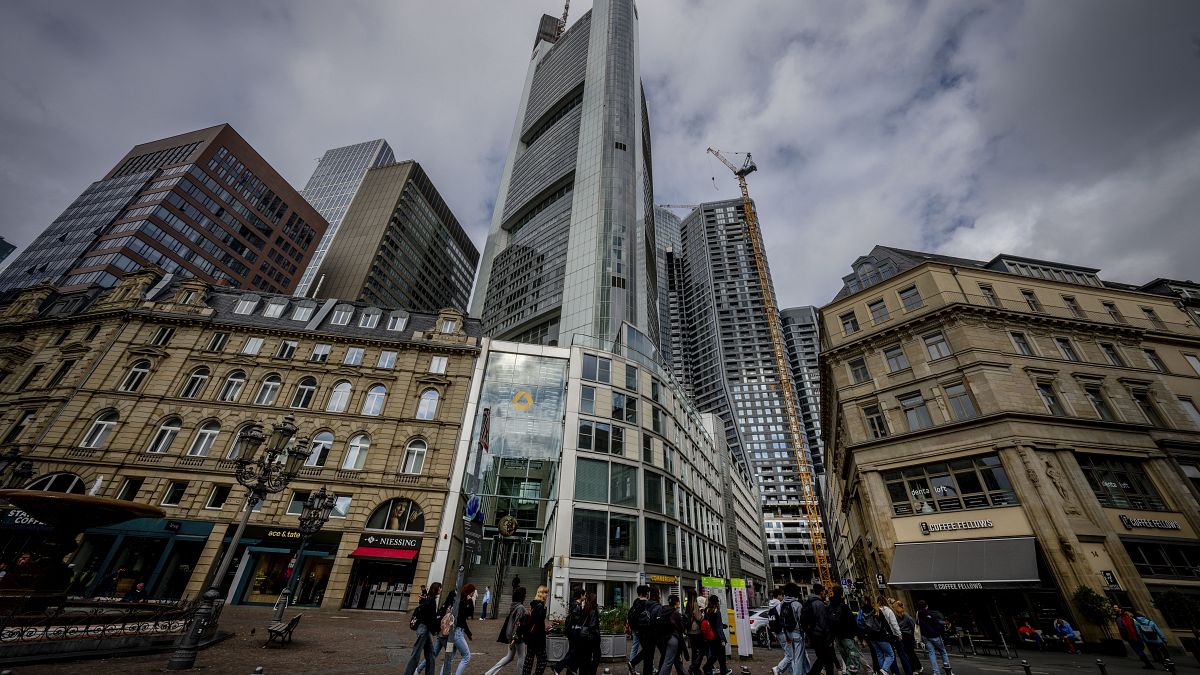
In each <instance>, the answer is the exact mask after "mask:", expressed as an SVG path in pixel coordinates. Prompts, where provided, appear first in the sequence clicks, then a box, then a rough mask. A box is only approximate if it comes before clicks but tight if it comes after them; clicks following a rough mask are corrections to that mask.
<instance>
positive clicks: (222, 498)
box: [204, 485, 229, 509]
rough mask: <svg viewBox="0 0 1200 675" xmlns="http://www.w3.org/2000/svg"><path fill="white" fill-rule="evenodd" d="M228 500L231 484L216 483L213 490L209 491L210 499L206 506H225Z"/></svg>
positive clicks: (209, 507)
mask: <svg viewBox="0 0 1200 675" xmlns="http://www.w3.org/2000/svg"><path fill="white" fill-rule="evenodd" d="M227 501H229V486H228V485H214V486H213V487H212V492H210V493H208V501H207V502H205V503H204V508H206V509H219V508H221V507H223V506H225V502H227Z"/></svg>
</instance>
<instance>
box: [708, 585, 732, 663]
mask: <svg viewBox="0 0 1200 675" xmlns="http://www.w3.org/2000/svg"><path fill="white" fill-rule="evenodd" d="M700 584H701V589H700V590H701V593H702V594H703V595H704V597H705V598H707V597H708V596H709V595H715V596H717V597H718V598H720V599H721V609H723V610H728V609H729V607H730V604H729V594H728V593H727V592H726V589H725V579H723V578H721V577H700ZM726 616H728V612H726ZM727 623H728V622H727ZM733 628H736V626H730V625H726V626H725V634H726V635H728V636H729V639H730V641H732V640H733V639H734V633H733V631H732V630H731V629H733ZM729 654H730V647H729V642H726V643H725V655H726V656H728V655H729Z"/></svg>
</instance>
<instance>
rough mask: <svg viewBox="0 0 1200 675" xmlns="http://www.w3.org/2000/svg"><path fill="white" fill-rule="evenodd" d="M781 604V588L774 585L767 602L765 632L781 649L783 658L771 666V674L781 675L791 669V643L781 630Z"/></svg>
mask: <svg viewBox="0 0 1200 675" xmlns="http://www.w3.org/2000/svg"><path fill="white" fill-rule="evenodd" d="M782 605H783V589H782V588H780V587H776V588H775V590H773V591H771V600H770V601H769V602H768V603H767V633H768V634H770V635H772V636H774V637H775V641H776V642H778V643H779V647H780V649H781V650H782V651H783V658H782V659H779V663H777V664H775V665H774V666H772V667H771V675H783V674H784V673H790V672H791V669H792V643H790V642H788V641H787V636H786V634H785V633H784V632H783V618H782V617H781V616H780V615H779V612H780V607H781V606H782ZM769 644H770V641H768V646H769Z"/></svg>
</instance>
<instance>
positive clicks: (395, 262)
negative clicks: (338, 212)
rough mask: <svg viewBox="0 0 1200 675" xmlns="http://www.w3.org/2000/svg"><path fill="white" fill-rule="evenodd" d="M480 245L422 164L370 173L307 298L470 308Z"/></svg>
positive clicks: (425, 307) (434, 308)
mask: <svg viewBox="0 0 1200 675" xmlns="http://www.w3.org/2000/svg"><path fill="white" fill-rule="evenodd" d="M478 262H479V250H478V249H476V248H475V245H474V244H472V243H471V239H470V237H468V236H467V233H466V231H464V230H463V228H462V225H460V224H459V223H458V219H457V218H455V217H454V214H453V213H451V212H450V207H449V206H447V205H446V202H445V201H443V200H442V196H441V195H440V194H438V191H437V188H435V187H434V185H433V181H431V180H429V176H428V175H426V173H425V171H424V169H422V168H421V165H420V164H418V163H416V162H414V161H412V160H405V161H403V162H395V163H393V164H385V165H383V166H376V167H374V168H371V169H369V170H367V172H366V173H365V175H364V176H363V179H362V183H361V185H360V186H359V188H358V190H357V192H356V193H355V195H354V198H353V200H352V201H351V202H350V206H349V208H348V209H347V210H346V212H345V215H344V216H343V217H342V222H341V225H340V227H339V228H338V235H337V238H336V239H334V240H333V243H331V244H330V245H329V251H328V252H327V253H326V254H325V260H324V262H323V263H322V264H321V269H320V272H319V273H318V275H317V280H316V282H314V284H313V291H312V293H311V294H310V295H312V297H314V298H352V299H355V300H362V301H364V302H372V303H374V304H376V305H378V306H380V307H393V308H401V309H409V310H417V311H437V310H439V309H443V308H446V307H453V308H455V309H459V310H465V309H466V306H467V300H468V298H469V297H470V295H471V281H472V279H474V277H475V265H476V264H478Z"/></svg>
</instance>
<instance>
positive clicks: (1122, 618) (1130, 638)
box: [1113, 605, 1154, 670]
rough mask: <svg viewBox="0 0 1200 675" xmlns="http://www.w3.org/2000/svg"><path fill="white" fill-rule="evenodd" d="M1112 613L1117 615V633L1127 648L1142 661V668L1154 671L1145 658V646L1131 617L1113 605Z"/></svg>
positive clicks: (1151, 664) (1148, 659)
mask: <svg viewBox="0 0 1200 675" xmlns="http://www.w3.org/2000/svg"><path fill="white" fill-rule="evenodd" d="M1113 611H1114V612H1116V613H1117V631H1118V632H1119V633H1120V634H1121V639H1122V640H1124V641H1126V642H1128V643H1129V648H1130V649H1132V650H1133V653H1134V654H1137V655H1138V658H1139V659H1141V660H1142V668H1144V669H1146V670H1154V664H1153V663H1151V662H1150V658H1149V657H1148V656H1146V644H1145V643H1144V642H1142V637H1141V636H1140V635H1138V630H1137V625H1136V624H1134V622H1133V616H1131V615H1130V614H1129V612H1126V611H1125V610H1124V609H1123V608H1121V607H1120V606H1118V605H1113Z"/></svg>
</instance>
